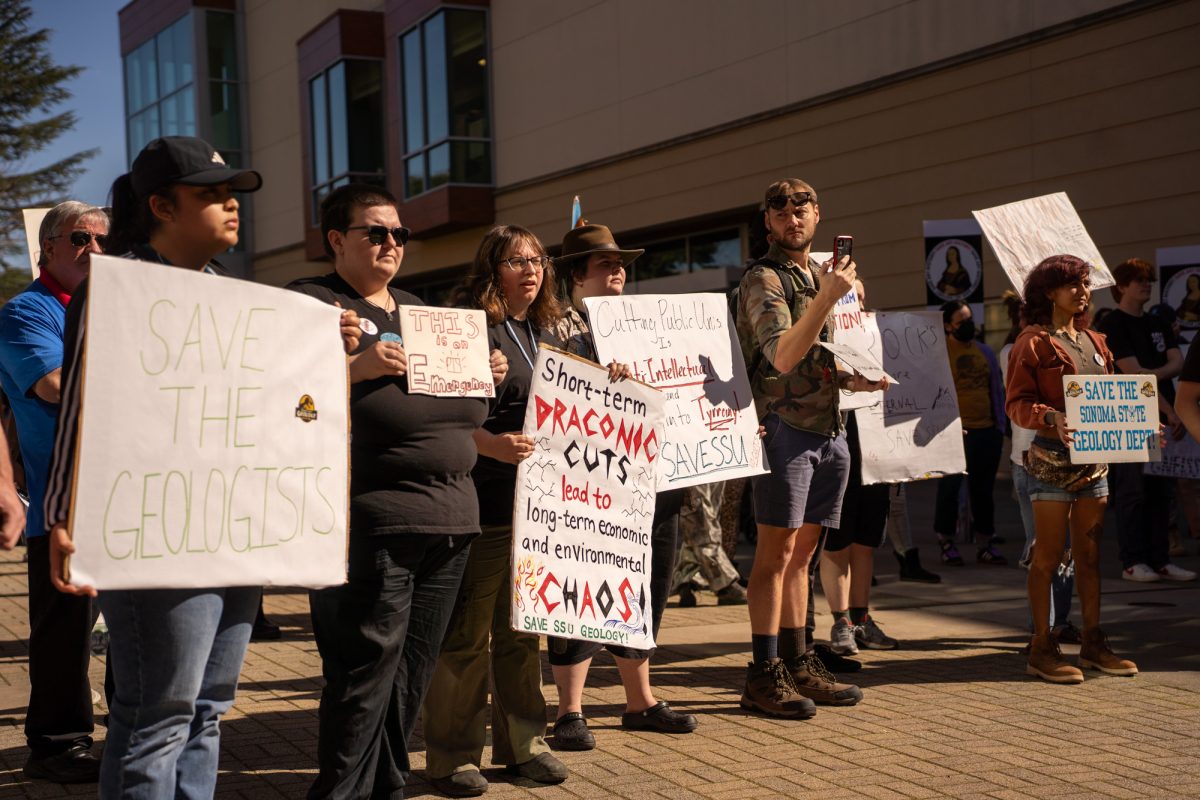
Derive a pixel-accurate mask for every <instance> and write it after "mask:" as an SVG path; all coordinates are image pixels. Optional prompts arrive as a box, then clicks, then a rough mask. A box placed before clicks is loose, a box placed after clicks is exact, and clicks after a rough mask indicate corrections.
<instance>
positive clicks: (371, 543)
mask: <svg viewBox="0 0 1200 800" xmlns="http://www.w3.org/2000/svg"><path fill="white" fill-rule="evenodd" d="M408 233H409V232H408V228H404V227H401V225H400V216H399V212H398V211H397V210H396V198H395V197H393V196H392V195H391V194H390V193H389V192H388V191H387V190H385V189H382V188H380V187H378V186H370V185H366V184H349V185H347V186H342V187H339V188H337V189H334V190H333V191H332V192H330V193H329V194H328V195H327V196H326V197H325V199H324V200H323V201H322V202H321V234H322V242H323V244H324V246H325V252H326V253H327V254H328V255H329V257H330V258H331V259H332V261H333V272H331V273H329V274H328V275H323V276H320V277H317V278H305V279H302V280H299V281H295V282H293V283H292V284H291V285H290V288H293V289H295V290H296V291H298V292H301V293H303V294H307V295H309V296H310V297H315V298H317V299H318V300H322V301H324V302H326V303H330V304H339V305H341V306H342V307H343V308H350V309H354V310H355V311H356V312H357V313H358V315H359V318H360V323H359V325H360V328H361V330H362V338H361V342H360V344H359V346H358V348H357V349H356V350H355V351H354V352H353V353H352V354H351V355H350V357H349V368H350V383H351V386H350V421H351V426H352V428H353V431H354V436H353V439H352V441H351V444H350V464H351V473H350V474H351V478H350V553H349V570H348V573H349V574H348V581H347V583H346V584H345V585H343V586H336V587H332V588H329V589H322V590H319V591H314V592H312V593H311V594H310V595H309V605H310V607H311V611H312V621H313V634H314V636H315V637H316V640H317V649H318V650H319V651H320V653H321V661H322V672H323V673H324V676H325V688H324V690H323V691H322V692H321V707H320V712H319V713H320V717H319V719H320V735H319V740H318V743H317V762H318V767H319V770H320V771H319V774H318V775H317V780H316V782H315V783H314V784H313V786H312V788H311V789H310V790H309V793H308V796H309V797H310V798H325V797H331V798H332V797H337V798H342V797H367V796H370V797H392V796H398V795H399V794H401V793H402V792H403V789H404V785H405V783H406V781H407V779H408V775H409V773H410V771H411V767H410V764H409V756H408V739H409V737H410V736H411V735H412V732H413V728H414V726H415V725H416V721H417V714H418V712H419V711H420V709H421V702H422V700H423V699H424V697H425V690H426V689H427V688H428V686H429V681H430V679H431V677H432V675H433V668H434V665H435V664H436V662H437V657H438V652H439V650H440V649H441V644H442V639H443V637H444V636H445V634H446V626H447V625H448V623H449V621H450V614H451V612H452V611H453V609H454V603H455V599H456V597H457V596H458V590H459V585H460V583H461V581H462V575H463V570H464V568H465V567H466V564H467V552H468V545H469V544H470V542H471V540H472V539H473V538H474V537H475V536H476V535H477V534H478V533H479V503H478V500H477V498H476V494H475V486H474V484H473V483H472V482H471V469H472V468H473V467H474V466H475V456H476V453H475V442H474V441H473V439H472V436H473V435H474V433H475V431H476V430H478V428H479V426H480V425H482V424H483V421H484V419H485V418H486V416H487V404H486V402H485V401H484V400H483V399H482V398H473V397H435V396H432V395H427V394H419V393H415V392H412V391H410V390H409V389H410V387H409V384H408V354H407V353H406V352H405V349H404V342H403V339H402V338H401V335H400V313H399V309H400V306H402V305H404V306H413V305H418V306H419V305H424V303H422V302H421V300H420V298H418V297H416V296H415V295H412V294H409V293H408V292H404V291H401V290H399V289H396V288H395V287H393V286H391V281H392V280H393V279H394V278H395V277H396V273H397V272H398V271H399V270H400V264H401V262H402V261H403V259H404V246H405V244H407V242H408ZM491 363H492V378H493V380H494V382H495V383H497V384H498V383H500V382H501V381H502V380H503V379H504V375H505V373H506V371H507V369H508V362H507V360H506V359H505V358H504V356H503V355H502V354H501V353H500V352H499V351H495V350H494V351H492V356H491ZM442 713H444V712H442Z"/></svg>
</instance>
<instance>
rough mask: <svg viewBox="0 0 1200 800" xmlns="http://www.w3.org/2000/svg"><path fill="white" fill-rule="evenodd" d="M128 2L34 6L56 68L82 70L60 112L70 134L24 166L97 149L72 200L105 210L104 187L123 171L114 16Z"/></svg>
mask: <svg viewBox="0 0 1200 800" xmlns="http://www.w3.org/2000/svg"><path fill="white" fill-rule="evenodd" d="M126 2H128V0H33V2H32V3H31V5H32V7H33V19H32V20H31V25H32V27H33V28H35V29H36V28H49V29H50V32H51V35H50V53H51V56H52V58H53V59H54V61H55V63H58V64H74V65H77V66H80V67H83V68H84V71H83V72H82V73H81V74H80V75H79V77H77V78H76V79H75V80H73V81H71V82H70V83H69V84H68V87H67V88H68V89H70V91H71V99H70V100H68V101H67V102H66V103H64V104H63V105H62V106H59V108H60V109H66V108H69V109H71V110H73V111H74V112H75V114H76V116H77V117H78V118H79V119H78V122H77V123H76V125H75V129H74V130H72V131H69V132H67V133H65V134H63V135H62V136H60V137H59V138H58V139H55V140H54V141H53V142H52V143H51V144H50V145H49V146H48V147H47V148H46V149H44V150H42V151H41V152H39V153H37V154H36V155H34V156H32V157H31V158H30V159H29V161H28V163H29V164H30V165H31V166H41V165H43V164H47V163H51V162H52V161H54V160H57V159H59V158H63V157H65V156H68V155H70V154H72V153H77V152H79V151H80V150H87V149H89V148H92V147H98V148H100V152H99V153H98V154H97V155H96V157H95V158H93V159H91V160H90V161H88V162H87V172H86V173H85V174H84V175H83V176H82V177H81V178H80V179H79V180H78V181H77V182H76V184H75V191H74V193H73V194H72V197H73V198H74V199H76V200H83V201H85V202H88V203H94V204H96V205H104V204H105V202H106V200H107V198H108V187H109V186H111V185H112V182H113V179H114V178H116V177H117V175H119V174H121V173H122V172H124V171H125V169H126V164H125V123H124V116H125V112H124V103H125V101H124V96H123V93H122V91H121V45H120V38H119V35H118V31H117V11H118V10H119V9H120V8H121V7H122V6H123V5H125V3H126Z"/></svg>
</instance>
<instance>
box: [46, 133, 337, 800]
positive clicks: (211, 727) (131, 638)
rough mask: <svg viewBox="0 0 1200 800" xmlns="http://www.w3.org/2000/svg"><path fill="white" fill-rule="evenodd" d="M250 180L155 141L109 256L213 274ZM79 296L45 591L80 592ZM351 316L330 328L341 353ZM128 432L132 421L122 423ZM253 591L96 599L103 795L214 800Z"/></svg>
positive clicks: (139, 162)
mask: <svg viewBox="0 0 1200 800" xmlns="http://www.w3.org/2000/svg"><path fill="white" fill-rule="evenodd" d="M261 186H262V178H261V177H260V176H259V174H258V173H257V172H255V171H253V170H249V169H234V168H232V167H228V166H226V165H225V162H224V160H222V158H221V155H220V154H219V153H217V152H216V151H215V150H214V149H213V148H212V146H211V145H209V144H208V143H207V142H204V141H201V140H200V139H195V138H191V137H185V136H171V137H164V138H161V139H155V140H154V141H152V142H150V143H149V144H147V145H146V147H145V148H143V150H142V151H141V153H139V154H138V156H137V158H136V159H134V162H133V168H132V170H131V171H130V172H129V173H127V174H125V175H122V176H121V177H119V178H117V180H116V181H115V182H114V183H113V187H112V204H113V212H112V226H111V228H110V230H109V240H108V244H107V247H108V250H109V252H110V253H122V254H125V255H126V256H127V257H130V258H136V259H139V260H141V261H150V262H156V263H161V264H166V265H169V266H173V267H177V268H179V269H185V270H195V271H198V272H202V273H205V274H213V275H223V274H225V270H224V269H222V268H221V266H220V264H218V263H217V262H216V261H214V260H213V259H214V258H215V257H216V256H217V255H219V254H221V253H223V252H225V251H227V250H228V249H229V248H231V247H233V246H234V245H236V244H237V242H238V228H239V219H238V199H237V196H236V195H235V192H254V191H257V190H258V189H259V187H261ZM87 286H88V282H87V281H86V280H85V282H84V283H82V284H80V286H79V288H78V289H77V290H76V291H75V293H74V294H73V296H72V302H71V305H70V307H69V308H68V310H67V325H66V333H65V336H64V346H65V352H64V359H63V380H62V405H61V407H60V410H59V417H58V428H57V432H56V437H55V443H54V456H53V459H52V461H51V467H50V479H49V483H48V487H49V488H48V491H47V498H46V520H47V525H48V527H49V528H50V536H51V541H50V547H51V556H50V573H51V580H52V581H53V582H54V585H55V587H56V588H57V589H58V590H59V591H62V592H67V593H71V594H90V595H93V596H95V595H96V591H95V589H94V588H92V587H90V586H75V585H73V584H71V583H69V582H68V581H69V574H67V566H66V563H65V557H66V556H68V555H70V554H72V553H74V552H75V545H74V543H73V542H72V539H71V535H70V533H69V532H68V530H67V520H68V519H69V518H70V511H71V508H70V506H71V501H72V481H73V475H74V471H75V461H76V455H77V454H76V446H77V445H76V435H77V433H78V431H79V425H80V419H79V415H80V408H81V402H82V401H81V381H82V375H83V369H82V367H81V364H82V363H83V358H82V354H81V353H80V350H81V348H82V346H83V342H84V325H85V322H86V320H87V296H88V292H87ZM357 322H358V320H357V318H356V317H355V315H354V314H353V313H352V312H346V313H344V314H343V315H342V318H341V333H342V338H343V342H344V344H345V346H346V348H347V349H348V350H349V349H351V348H353V347H354V346H355V345H356V343H357V339H358V329H357ZM125 424H127V425H128V424H129V423H127V422H126V423H125ZM261 596H262V589H261V587H258V586H234V587H220V588H211V589H122V590H111V589H106V590H104V591H103V592H101V593H100V595H99V605H100V610H101V611H102V612H103V614H104V619H105V621H106V622H107V623H108V631H109V636H110V645H109V659H110V664H111V666H112V672H113V679H114V684H115V686H114V691H113V695H112V697H111V699H110V703H111V705H110V708H109V724H108V739H107V741H106V743H105V748H104V757H103V760H102V763H101V768H100V797H102V798H118V797H119V798H147V799H149V798H162V797H176V796H181V797H211V796H212V794H213V791H214V789H215V787H216V780H217V758H218V752H219V749H220V728H219V724H218V723H219V720H220V717H221V715H222V714H223V713H225V712H226V711H227V710H229V708H230V706H231V705H232V704H233V700H234V694H235V691H236V689H237V681H238V674H239V673H240V671H241V667H242V659H243V657H244V656H245V653H246V645H247V643H248V642H249V640H250V632H251V626H252V625H253V623H254V619H255V616H256V613H257V611H258V604H259V599H260V597H261Z"/></svg>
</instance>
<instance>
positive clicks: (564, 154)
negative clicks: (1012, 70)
mask: <svg viewBox="0 0 1200 800" xmlns="http://www.w3.org/2000/svg"><path fill="white" fill-rule="evenodd" d="M1122 2H1123V0H1054V2H1046V0H1001V1H1000V2H997V1H996V0H856V2H815V1H814V2H795V0H741V1H740V2H730V1H729V0H673V1H672V2H662V1H656V2H645V0H604V1H603V2H595V0H519V2H518V1H516V0H497V1H496V2H493V4H492V11H491V36H492V63H493V65H494V68H495V69H494V72H493V75H494V78H493V83H494V86H495V102H494V110H493V117H494V122H495V128H494V131H495V142H496V146H495V155H496V182H497V185H498V186H501V187H503V186H506V185H508V184H512V183H514V182H517V181H524V180H528V179H530V178H535V177H538V176H541V175H546V174H549V173H552V172H555V171H558V170H562V169H565V168H568V167H571V166H572V165H575V164H583V163H588V162H590V161H593V160H596V159H601V158H605V157H609V156H613V155H615V154H618V153H623V152H627V151H630V150H635V149H637V148H640V147H644V146H647V145H651V144H654V143H656V142H661V141H664V140H668V139H672V138H674V137H678V136H682V135H685V134H688V133H691V132H694V131H698V130H703V129H707V128H710V127H712V126H715V125H720V124H723V123H727V122H730V121H732V120H736V119H740V118H743V117H747V116H750V115H752V114H757V113H761V112H764V111H770V110H771V109H775V108H780V107H783V106H786V105H789V104H792V103H797V102H801V101H804V100H808V99H810V98H814V97H818V96H821V95H824V94H827V93H829V92H834V91H837V90H840V89H844V88H846V87H850V86H856V85H859V84H862V83H864V82H866V81H870V80H873V79H877V78H880V77H883V76H887V75H892V74H895V73H898V72H901V71H904V70H907V69H911V68H913V67H917V66H919V65H922V64H927V63H930V62H934V61H937V60H939V59H943V58H948V57H951V56H955V55H958V54H961V53H964V52H967V51H971V50H975V49H977V48H980V47H983V46H986V45H989V44H993V43H995V42H999V41H1003V40H1006V39H1010V38H1012V37H1015V36H1019V35H1022V34H1025V33H1028V32H1030V31H1034V30H1039V29H1041V28H1045V27H1048V26H1050V25H1054V24H1057V23H1060V22H1063V21H1066V20H1070V19H1075V18H1077V17H1080V16H1082V15H1085V14H1088V13H1091V12H1095V11H1099V10H1103V9H1105V8H1107V7H1110V6H1116V5H1120V4H1121V3H1122Z"/></svg>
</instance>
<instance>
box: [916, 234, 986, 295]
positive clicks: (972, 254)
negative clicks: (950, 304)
mask: <svg viewBox="0 0 1200 800" xmlns="http://www.w3.org/2000/svg"><path fill="white" fill-rule="evenodd" d="M922 228H923V232H924V234H925V304H926V305H928V306H930V307H936V306H940V305H941V304H942V303H945V302H947V301H950V300H962V301H963V302H965V303H968V304H970V305H971V313H972V314H973V315H975V317H976V318H977V319H982V318H983V312H982V308H983V257H982V253H983V231H982V230H981V229H980V227H979V223H978V222H976V221H975V220H973V219H927V220H925V222H924V223H923V225H922Z"/></svg>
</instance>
